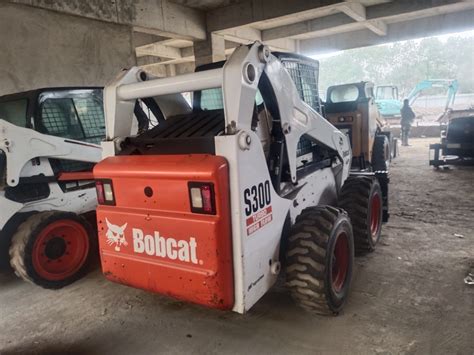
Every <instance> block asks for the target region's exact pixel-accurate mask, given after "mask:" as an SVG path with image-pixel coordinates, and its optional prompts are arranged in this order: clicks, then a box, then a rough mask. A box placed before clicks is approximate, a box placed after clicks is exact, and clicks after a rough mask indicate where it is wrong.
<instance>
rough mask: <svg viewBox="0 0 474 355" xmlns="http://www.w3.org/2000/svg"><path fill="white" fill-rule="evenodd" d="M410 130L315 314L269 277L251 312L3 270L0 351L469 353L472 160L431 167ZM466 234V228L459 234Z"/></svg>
mask: <svg viewBox="0 0 474 355" xmlns="http://www.w3.org/2000/svg"><path fill="white" fill-rule="evenodd" d="M434 141H436V139H417V140H413V141H412V144H413V145H412V146H411V147H402V149H401V156H400V157H399V158H397V159H396V160H394V161H393V162H392V176H391V220H390V222H389V223H388V224H386V225H385V226H384V229H383V236H382V239H381V242H380V244H379V246H378V249H377V250H376V251H375V252H374V253H372V254H370V255H368V256H364V257H360V258H357V259H356V271H355V278H354V283H353V288H352V293H351V295H350V299H349V302H348V304H347V306H346V308H345V309H344V311H343V313H341V314H340V315H339V316H338V317H332V318H331V317H330V318H326V317H317V316H311V315H308V314H306V313H305V312H304V311H301V310H300V309H298V308H297V307H296V306H294V305H293V303H292V301H291V299H290V298H289V296H288V294H287V293H286V292H285V290H284V288H282V287H275V288H274V289H273V290H272V291H271V292H269V293H268V294H267V295H266V296H265V297H264V298H263V299H262V300H261V301H260V302H258V303H257V304H256V305H255V306H254V308H253V309H252V310H251V311H250V312H249V313H248V314H246V315H239V314H234V313H230V312H221V311H215V310H209V309H205V308H202V307H198V306H193V305H189V304H184V303H181V302H177V301H174V300H171V299H168V298H165V297H161V296H157V295H153V294H150V293H147V292H144V291H141V290H136V289H132V288H128V287H125V286H121V285H118V284H113V283H111V282H108V281H106V280H105V279H104V278H103V277H102V276H101V274H100V272H99V271H98V270H96V271H94V272H92V273H91V274H89V275H88V276H87V277H86V278H84V279H83V280H81V281H79V282H77V283H75V284H74V285H71V286H69V287H67V288H65V289H62V290H60V291H47V290H43V289H40V288H38V287H35V286H33V285H30V284H28V283H25V282H22V281H20V280H18V279H16V278H15V277H14V276H12V275H11V274H4V275H1V276H0V353H1V354H11V353H22V354H25V353H35V354H43V353H44V354H55V353H61V354H63V353H77V354H79V353H81V354H82V353H89V354H132V353H134V354H139V353H140V354H142V353H143V354H152V353H166V354H181V353H186V354H189V353H190V354H236V353H244V354H254V353H255V354H257V353H258V354H339V353H341V354H342V353H354V354H374V353H375V354H399V353H404V354H474V287H473V286H471V287H469V286H467V285H465V284H464V282H463V279H464V277H465V276H466V274H467V273H468V271H469V270H470V269H471V268H472V269H474V214H473V212H474V203H473V198H474V168H467V167H466V168H452V169H450V170H439V171H436V170H433V169H432V168H430V167H429V166H428V144H429V143H430V142H434ZM459 235H461V236H462V237H460V236H459Z"/></svg>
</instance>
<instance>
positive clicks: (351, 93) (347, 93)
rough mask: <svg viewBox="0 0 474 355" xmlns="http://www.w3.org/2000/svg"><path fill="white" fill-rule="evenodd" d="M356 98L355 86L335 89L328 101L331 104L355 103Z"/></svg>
mask: <svg viewBox="0 0 474 355" xmlns="http://www.w3.org/2000/svg"><path fill="white" fill-rule="evenodd" d="M358 97H359V89H358V88H357V86H355V85H348V86H339V87H336V88H334V89H333V90H332V91H331V94H330V100H331V102H333V103H339V102H351V101H356V100H357V98H358Z"/></svg>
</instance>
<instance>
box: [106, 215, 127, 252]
mask: <svg viewBox="0 0 474 355" xmlns="http://www.w3.org/2000/svg"><path fill="white" fill-rule="evenodd" d="M105 222H106V223H107V228H108V229H107V233H105V235H106V237H107V241H106V242H107V244H108V245H114V244H115V251H120V247H121V246H122V245H124V246H127V245H128V243H127V240H126V239H125V228H127V224H128V223H125V224H124V225H123V226H116V225H115V224H112V223H110V222H109V220H108V219H107V218H106V219H105Z"/></svg>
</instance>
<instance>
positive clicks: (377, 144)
mask: <svg viewBox="0 0 474 355" xmlns="http://www.w3.org/2000/svg"><path fill="white" fill-rule="evenodd" d="M390 154H391V153H390V142H389V141H388V138H387V136H384V135H377V136H375V139H374V147H373V149H372V162H371V165H372V170H373V171H388V167H389V164H390Z"/></svg>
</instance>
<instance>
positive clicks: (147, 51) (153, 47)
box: [135, 42, 181, 59]
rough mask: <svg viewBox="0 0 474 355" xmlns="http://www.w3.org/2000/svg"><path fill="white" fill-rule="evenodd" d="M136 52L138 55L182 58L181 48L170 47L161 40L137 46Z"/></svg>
mask: <svg viewBox="0 0 474 355" xmlns="http://www.w3.org/2000/svg"><path fill="white" fill-rule="evenodd" d="M135 53H136V55H137V57H143V56H147V55H151V56H156V57H163V58H172V59H178V58H181V50H180V49H179V48H175V47H170V46H167V45H164V44H161V43H160V42H156V43H151V44H147V45H145V46H140V47H137V48H135Z"/></svg>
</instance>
